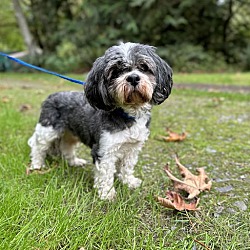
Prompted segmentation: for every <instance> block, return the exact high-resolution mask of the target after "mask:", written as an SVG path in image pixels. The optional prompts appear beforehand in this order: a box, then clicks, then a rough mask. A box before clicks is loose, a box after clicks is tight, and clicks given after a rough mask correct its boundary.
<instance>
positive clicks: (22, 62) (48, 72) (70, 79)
mask: <svg viewBox="0 0 250 250" xmlns="http://www.w3.org/2000/svg"><path fill="white" fill-rule="evenodd" d="M0 55H1V56H5V57H7V58H9V59H10V60H12V61H15V62H17V63H19V64H21V65H23V66H25V67H28V68H32V69H36V70H39V71H42V72H44V73H47V74H51V75H54V76H58V77H61V78H63V79H65V80H68V81H70V82H74V83H78V84H81V85H83V84H85V82H83V81H80V80H77V79H73V78H70V77H68V76H64V75H61V74H58V73H56V72H53V71H49V70H47V69H43V68H40V67H38V66H35V65H32V64H29V63H26V62H24V61H22V60H20V59H17V58H15V57H12V56H9V55H7V54H5V53H3V52H0Z"/></svg>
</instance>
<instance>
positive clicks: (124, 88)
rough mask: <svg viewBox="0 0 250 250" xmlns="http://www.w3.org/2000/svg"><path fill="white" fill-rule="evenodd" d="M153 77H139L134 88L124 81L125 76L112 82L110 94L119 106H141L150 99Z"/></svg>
mask: <svg viewBox="0 0 250 250" xmlns="http://www.w3.org/2000/svg"><path fill="white" fill-rule="evenodd" d="M154 82H155V80H154V77H152V76H151V77H149V76H147V75H141V76H140V82H139V83H138V84H137V85H136V86H135V87H134V86H132V85H131V84H130V83H129V82H127V81H126V75H124V76H121V77H119V78H117V79H116V80H115V81H114V84H113V86H112V87H113V88H112V90H111V91H112V92H113V96H114V98H115V100H116V102H117V103H118V104H119V105H120V106H141V105H143V104H145V103H147V102H149V101H150V100H151V99H152V95H153V86H154Z"/></svg>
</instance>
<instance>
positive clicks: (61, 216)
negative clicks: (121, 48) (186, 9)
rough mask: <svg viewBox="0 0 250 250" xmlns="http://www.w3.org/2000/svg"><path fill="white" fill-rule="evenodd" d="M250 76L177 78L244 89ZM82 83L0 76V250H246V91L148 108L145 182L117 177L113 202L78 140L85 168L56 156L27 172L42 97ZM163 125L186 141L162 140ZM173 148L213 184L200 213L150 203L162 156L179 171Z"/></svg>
mask: <svg viewBox="0 0 250 250" xmlns="http://www.w3.org/2000/svg"><path fill="white" fill-rule="evenodd" d="M247 76H248V77H247ZM249 76H250V75H249V74H239V73H238V74H235V75H234V74H228V75H226V74H221V75H211V76H209V75H202V74H197V75H192V74H190V75H186V74H185V75H182V74H179V75H178V74H177V75H176V78H175V81H176V82H182V83H185V82H188V83H194V84H195V83H210V84H224V85H227V84H228V85H244V86H247V85H248V86H249V85H250V81H249ZM74 77H76V76H74ZM77 78H78V79H81V77H80V76H77ZM188 79H189V80H188ZM190 79H192V80H190ZM195 79H196V80H195ZM237 79H241V80H237ZM81 89H82V87H81V86H80V85H77V84H73V83H68V82H65V81H63V80H60V79H58V78H56V77H53V76H50V75H45V74H10V73H8V74H0V150H1V155H0V157H1V158H0V178H1V183H0V189H1V192H0V199H1V206H0V249H4V250H5V249H11V250H13V249H18V250H19V249H20V250H22V249H23V250H27V249H36V250H38V249H39V250H42V249H58V250H59V249H76V250H77V249H80V248H81V249H85V250H87V249H90V250H92V249H104V250H106V249H107V250H108V249H128V250H131V249H169V250H176V249H177V250H182V249H184V250H188V249H189V250H194V249H218V250H221V249H223V250H226V249H228V250H229V249H230V250H233V249H235V250H239V249H243V250H247V249H250V242H249V229H250V216H249V213H250V206H249V201H250V196H249V193H250V93H246V92H245V93H242V92H239V93H238V92H229V93H226V92H225V93H224V92H221V91H216V92H213V91H205V90H201V89H192V90H191V89H177V88H176V89H175V88H174V89H173V92H172V94H171V96H170V98H169V99H168V100H167V101H166V102H165V103H164V104H162V105H160V106H157V107H154V109H153V113H152V123H151V135H150V138H149V140H148V141H147V142H146V144H145V147H144V149H143V151H142V152H141V154H140V157H139V162H138V164H137V168H136V175H137V176H139V177H140V178H142V179H143V185H142V187H141V188H139V189H137V190H134V191H131V190H129V189H128V188H127V187H126V186H124V185H122V184H121V183H119V182H116V183H115V186H116V189H117V192H118V196H117V199H116V201H115V202H107V201H101V200H99V199H98V197H97V194H96V192H95V190H94V189H93V188H92V185H93V174H92V161H91V157H90V150H89V149H88V148H86V147H84V146H82V147H80V148H79V154H80V155H81V156H82V158H84V159H86V160H87V161H88V164H87V165H86V167H85V168H84V169H81V168H71V167H68V166H67V164H66V163H65V162H63V161H62V160H58V161H52V162H50V163H49V164H50V167H51V168H50V171H48V172H46V173H44V174H38V173H32V174H30V175H27V174H26V171H25V170H26V167H27V166H28V164H29V147H28V145H27V140H28V138H29V137H30V136H31V135H32V132H33V129H34V126H35V124H36V121H37V119H38V115H39V107H40V105H41V102H42V101H43V100H44V99H45V98H46V96H47V95H48V94H50V93H53V92H56V91H62V90H81ZM166 128H170V129H171V130H173V131H176V132H182V131H187V133H188V136H187V139H186V140H184V141H182V142H179V143H173V142H171V143H170V142H169V143H168V142H164V141H162V140H160V139H159V136H160V135H165V134H166ZM175 154H178V156H179V159H180V161H181V162H182V163H183V164H184V165H185V166H187V167H188V168H189V169H190V170H191V171H193V172H195V169H196V168H197V167H204V168H205V170H206V172H207V173H208V175H209V176H210V178H211V179H212V180H213V186H212V189H211V191H210V192H206V193H203V194H202V195H201V200H200V208H201V210H200V211H197V212H176V211H172V210H169V209H166V208H164V207H162V206H160V205H159V204H158V203H157V202H156V201H155V199H154V196H155V195H160V196H164V194H165V191H166V190H167V189H169V188H171V187H172V184H171V181H169V179H168V178H167V176H166V175H165V174H164V172H163V167H164V166H165V164H166V163H167V162H169V163H170V168H171V170H172V172H173V173H174V174H175V175H178V173H177V170H176V167H175V163H174V156H175Z"/></svg>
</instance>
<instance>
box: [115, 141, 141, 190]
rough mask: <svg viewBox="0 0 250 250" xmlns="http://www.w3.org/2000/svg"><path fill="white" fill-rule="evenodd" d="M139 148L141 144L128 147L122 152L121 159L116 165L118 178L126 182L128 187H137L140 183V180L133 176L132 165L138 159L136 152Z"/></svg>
mask: <svg viewBox="0 0 250 250" xmlns="http://www.w3.org/2000/svg"><path fill="white" fill-rule="evenodd" d="M140 150H141V145H140V144H138V146H137V147H130V148H129V149H128V150H127V151H126V153H125V154H124V157H123V159H122V160H121V161H120V166H118V169H119V173H118V178H119V179H120V180H121V181H122V182H123V183H124V184H127V185H128V187H129V188H137V187H139V186H140V185H141V183H142V180H141V179H139V178H136V177H135V176H134V167H135V165H136V163H137V161H138V154H139V152H140Z"/></svg>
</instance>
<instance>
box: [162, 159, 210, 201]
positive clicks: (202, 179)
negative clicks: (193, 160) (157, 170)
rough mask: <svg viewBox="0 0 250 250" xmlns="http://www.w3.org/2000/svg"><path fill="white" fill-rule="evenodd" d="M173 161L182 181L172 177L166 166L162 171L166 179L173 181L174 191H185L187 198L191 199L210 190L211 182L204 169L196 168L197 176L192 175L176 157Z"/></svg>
mask: <svg viewBox="0 0 250 250" xmlns="http://www.w3.org/2000/svg"><path fill="white" fill-rule="evenodd" d="M175 161H176V165H177V166H178V168H179V171H180V174H181V175H182V177H183V178H184V179H183V180H180V179H178V178H176V177H175V176H174V175H172V174H171V172H170V170H169V166H168V165H167V166H166V167H165V169H164V170H165V172H166V174H167V175H168V177H169V178H170V179H171V180H172V181H173V183H174V188H175V190H178V191H179V190H184V191H186V192H187V193H188V197H187V198H188V199H192V198H194V197H196V196H197V195H199V194H200V193H201V192H202V191H205V190H210V189H211V186H212V181H211V180H209V178H208V176H207V174H206V173H205V170H204V168H197V169H196V171H197V172H198V175H194V174H192V173H191V172H190V171H189V170H188V169H187V168H186V167H184V166H183V165H182V164H181V163H180V162H179V160H178V158H177V157H176V158H175Z"/></svg>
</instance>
